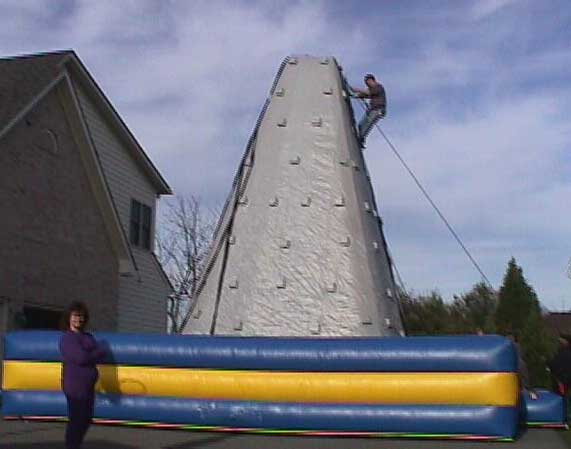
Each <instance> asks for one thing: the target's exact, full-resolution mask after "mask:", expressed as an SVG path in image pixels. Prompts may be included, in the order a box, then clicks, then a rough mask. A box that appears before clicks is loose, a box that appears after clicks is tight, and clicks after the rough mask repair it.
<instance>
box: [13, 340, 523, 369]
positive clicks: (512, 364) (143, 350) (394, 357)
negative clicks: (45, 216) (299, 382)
mask: <svg viewBox="0 0 571 449" xmlns="http://www.w3.org/2000/svg"><path fill="white" fill-rule="evenodd" d="M60 337H61V333H60V332H55V331H18V332H11V333H9V334H7V335H6V337H5V339H4V342H5V352H4V358H5V360H36V361H45V362H50V361H61V354H60V352H59V339H60ZM95 337H96V338H97V339H98V340H100V341H102V342H105V343H107V344H108V345H109V347H110V349H111V353H112V357H109V358H108V359H107V360H106V361H105V363H109V364H117V365H131V366H161V367H173V368H175V367H177V368H208V369H236V370H242V369H245V370H278V371H302V372H308V371H312V372H336V371H337V372H515V371H517V357H516V352H515V350H514V347H513V344H512V343H511V342H510V341H509V340H508V339H506V338H503V337H499V336H495V335H488V336H482V337H474V336H456V337H407V338H401V337H378V338H374V337H371V338H365V337H363V338H286V337H277V338H270V337H247V338H244V337H213V336H204V335H154V334H117V333H103V332H102V333H99V332H98V333H96V334H95Z"/></svg>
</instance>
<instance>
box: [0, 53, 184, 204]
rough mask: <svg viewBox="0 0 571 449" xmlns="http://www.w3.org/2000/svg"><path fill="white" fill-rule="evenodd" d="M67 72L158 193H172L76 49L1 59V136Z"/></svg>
mask: <svg viewBox="0 0 571 449" xmlns="http://www.w3.org/2000/svg"><path fill="white" fill-rule="evenodd" d="M66 75H69V76H70V78H71V79H72V80H73V82H77V83H78V84H79V85H81V86H82V87H83V88H84V89H85V92H86V93H87V94H88V95H89V96H90V98H92V100H93V101H94V102H95V104H96V106H97V107H98V109H99V111H100V112H101V113H102V115H103V116H104V117H105V118H106V120H107V121H108V123H109V124H110V125H111V126H112V128H113V129H114V130H115V132H117V135H118V136H119V137H120V138H121V139H122V140H123V142H124V143H125V146H126V148H128V150H129V151H130V153H131V156H132V157H133V158H134V159H135V161H136V162H137V164H138V165H139V167H140V168H141V169H142V171H143V172H144V173H145V175H146V176H147V177H148V178H149V180H150V181H151V183H152V184H153V186H154V187H155V189H156V191H157V193H158V194H161V195H165V194H166V195H168V194H172V193H173V192H172V189H171V188H170V186H169V185H168V184H167V182H166V181H165V179H164V178H163V177H162V176H161V174H160V173H159V171H158V170H157V168H156V167H155V166H154V164H153V163H152V161H151V160H150V159H149V157H148V156H147V154H146V153H145V151H144V150H143V148H142V147H141V145H140V144H139V142H138V141H137V139H135V136H133V134H132V133H131V131H129V129H128V128H127V125H126V124H125V122H124V121H123V120H122V119H121V117H120V116H119V114H118V113H117V111H116V110H115V108H114V107H113V105H112V104H111V102H110V101H109V99H108V98H107V97H106V96H105V94H104V93H103V91H102V90H101V88H100V87H99V86H98V85H97V83H96V82H95V80H94V79H93V77H92V76H91V75H90V74H89V72H88V71H87V69H86V68H85V66H84V65H83V63H82V62H81V60H80V59H79V57H78V56H77V54H76V53H75V52H74V51H73V50H63V51H58V52H51V53H38V54H33V55H23V56H15V57H9V58H0V139H1V138H2V137H3V136H4V135H5V134H6V133H7V132H8V131H9V130H10V129H11V128H12V127H13V126H14V125H15V124H16V123H17V122H18V121H19V120H20V119H21V118H22V117H23V116H24V115H25V112H27V110H29V109H31V107H32V106H33V105H34V104H35V102H37V101H39V100H40V99H41V98H43V96H44V95H45V94H46V93H47V92H49V91H50V90H51V88H53V87H54V86H55V85H56V84H57V83H58V82H59V81H60V80H61V79H63V77H65V76H66Z"/></svg>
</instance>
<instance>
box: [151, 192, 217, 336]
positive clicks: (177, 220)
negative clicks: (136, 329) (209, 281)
mask: <svg viewBox="0 0 571 449" xmlns="http://www.w3.org/2000/svg"><path fill="white" fill-rule="evenodd" d="M215 223H216V213H215V212H214V211H212V210H204V208H203V207H202V205H201V202H200V199H199V198H197V197H195V196H193V195H190V196H186V197H178V198H176V199H175V200H174V201H171V202H169V203H167V210H166V211H165V213H164V215H163V217H162V225H161V227H160V232H159V235H158V237H157V257H158V259H159V261H160V263H161V265H162V266H163V268H164V270H165V272H166V274H167V276H168V277H169V279H170V281H171V283H172V285H173V287H174V293H173V294H172V295H170V296H169V298H168V305H167V316H168V321H169V331H170V332H171V333H181V332H182V330H183V329H184V327H185V326H186V323H187V322H188V320H189V318H190V315H191V313H192V309H193V306H194V301H195V295H194V293H195V290H196V287H197V285H198V281H199V280H200V277H201V276H202V272H203V269H204V261H205V259H206V257H207V255H208V250H209V248H210V244H211V242H212V234H213V230H214V226H215Z"/></svg>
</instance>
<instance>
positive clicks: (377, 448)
mask: <svg viewBox="0 0 571 449" xmlns="http://www.w3.org/2000/svg"><path fill="white" fill-rule="evenodd" d="M64 430H65V425H64V424H59V423H31V422H21V421H2V420H0V449H63V435H64ZM560 432H562V431H554V430H541V429H536V430H530V431H528V432H526V433H525V434H524V435H523V436H522V437H521V438H520V439H519V440H518V441H517V442H515V443H481V442H459V441H428V440H423V441H419V440H404V439H382V438H381V439H378V438H375V439H367V438H360V439H356V438H320V437H293V436H288V437H284V436H265V435H246V434H224V433H209V432H208V433H207V432H184V431H170V430H156V429H135V428H128V427H115V426H101V425H98V426H92V427H91V429H90V430H89V433H88V434H87V439H86V441H85V444H84V446H83V449H202V448H204V449H294V448H295V449H356V448H358V449H373V448H374V449H440V448H442V449H452V448H454V449H490V448H493V449H567V445H566V444H565V443H564V442H563V440H562V438H561V433H560Z"/></svg>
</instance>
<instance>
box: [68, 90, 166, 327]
mask: <svg viewBox="0 0 571 449" xmlns="http://www.w3.org/2000/svg"><path fill="white" fill-rule="evenodd" d="M77 93H78V98H79V102H80V105H81V108H82V111H83V114H84V117H85V121H86V123H87V127H88V129H89V133H90V135H91V138H92V141H93V144H94V146H95V149H96V151H97V154H98V157H99V160H100V162H101V166H102V169H103V172H104V175H105V179H106V181H107V185H108V186H109V190H110V191H111V196H112V198H113V202H114V204H115V207H116V209H117V212H118V215H119V218H120V220H121V224H122V226H123V230H124V232H125V235H126V237H127V239H129V224H130V213H131V200H132V199H135V200H137V201H139V202H140V203H142V204H145V205H147V206H149V207H151V208H152V211H153V212H152V228H151V250H153V248H154V231H155V214H156V210H157V202H156V198H157V192H156V190H155V189H154V187H153V185H152V184H151V182H150V181H149V179H148V178H147V177H146V175H145V173H144V171H143V170H142V169H141V168H140V167H139V165H138V164H137V162H136V161H135V159H134V158H133V157H132V156H131V154H130V151H129V149H128V148H127V147H126V145H125V144H124V143H123V142H122V141H121V139H120V138H119V137H118V136H117V133H116V132H114V130H113V129H112V128H111V127H110V126H109V125H108V124H107V122H106V121H105V120H104V118H103V116H102V114H101V113H100V112H99V111H98V110H97V109H96V107H95V105H94V104H93V102H92V101H91V99H90V98H89V97H88V96H87V95H85V93H84V92H82V90H81V89H80V88H77ZM131 251H132V253H133V256H134V259H135V263H136V266H137V271H136V272H135V273H134V275H133V276H130V277H121V278H120V283H119V308H118V310H119V317H118V330H119V331H122V332H165V331H166V297H167V296H168V295H169V294H170V293H171V291H170V286H169V285H168V283H167V282H166V280H165V279H164V276H163V275H162V273H161V271H160V268H159V267H158V265H157V262H156V261H155V260H154V257H153V255H152V254H151V253H150V252H149V251H148V250H143V249H140V248H138V247H135V246H132V245H131Z"/></svg>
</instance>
